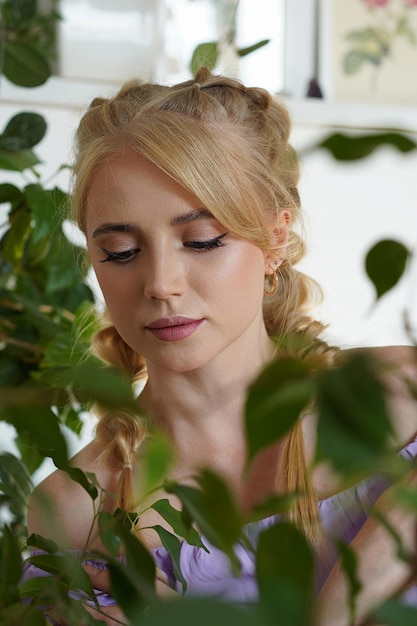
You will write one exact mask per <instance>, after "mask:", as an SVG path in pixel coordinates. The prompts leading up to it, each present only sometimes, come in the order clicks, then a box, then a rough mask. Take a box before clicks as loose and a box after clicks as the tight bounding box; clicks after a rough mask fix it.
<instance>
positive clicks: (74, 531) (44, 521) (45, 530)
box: [28, 441, 118, 549]
mask: <svg viewBox="0 0 417 626" xmlns="http://www.w3.org/2000/svg"><path fill="white" fill-rule="evenodd" d="M100 453H101V446H100V444H98V443H97V442H96V441H92V442H91V443H90V444H88V445H87V446H86V447H85V448H83V449H82V450H81V451H80V452H79V453H78V454H76V455H75V456H74V457H73V459H71V465H72V466H73V467H78V468H80V469H81V470H83V471H84V472H89V473H94V474H95V476H96V479H97V482H98V484H99V485H100V487H101V489H102V490H103V491H102V495H103V507H102V508H107V507H108V508H111V499H112V498H111V494H112V493H114V491H115V489H116V484H117V478H118V475H117V473H116V472H114V471H112V470H111V469H110V468H106V467H105V466H104V465H102V464H101V463H100V462H99V457H100ZM97 508H98V502H94V501H93V500H92V498H91V496H90V495H89V494H88V493H87V491H86V490H85V489H84V488H83V487H82V486H81V485H79V484H78V483H77V482H75V481H74V480H72V479H71V478H70V476H69V475H68V474H67V473H66V472H65V471H62V470H59V469H57V470H55V471H54V472H52V474H50V475H49V476H47V477H46V478H45V479H44V480H43V481H42V482H41V483H39V485H38V486H37V487H36V488H35V489H34V491H33V493H32V495H31V497H30V500H29V506H28V531H29V534H32V533H36V534H39V535H42V536H43V537H47V538H49V539H52V540H53V541H56V542H57V543H58V544H59V545H60V546H62V547H68V548H74V549H78V548H80V549H83V548H85V545H86V542H87V539H88V537H89V535H90V533H91V529H92V527H93V526H94V516H95V511H96V510H97ZM93 539H94V533H93ZM90 547H91V545H90Z"/></svg>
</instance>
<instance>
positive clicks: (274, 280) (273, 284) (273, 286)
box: [264, 271, 278, 297]
mask: <svg viewBox="0 0 417 626" xmlns="http://www.w3.org/2000/svg"><path fill="white" fill-rule="evenodd" d="M265 280H266V281H268V285H269V288H265V287H264V296H266V297H270V296H273V295H275V294H276V292H277V289H278V274H277V273H276V271H274V272H272V274H268V275H267V276H265Z"/></svg>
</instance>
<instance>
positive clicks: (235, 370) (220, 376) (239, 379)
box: [141, 337, 275, 474]
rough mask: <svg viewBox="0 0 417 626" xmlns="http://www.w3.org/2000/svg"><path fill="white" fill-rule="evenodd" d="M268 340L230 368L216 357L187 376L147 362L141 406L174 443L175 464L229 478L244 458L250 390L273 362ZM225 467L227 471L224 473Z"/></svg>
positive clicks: (241, 468)
mask: <svg viewBox="0 0 417 626" xmlns="http://www.w3.org/2000/svg"><path fill="white" fill-rule="evenodd" d="M274 349H275V346H274V344H273V343H272V342H271V340H270V339H269V338H268V337H267V341H265V342H264V344H263V345H262V346H258V349H257V353H255V354H254V351H252V353H250V352H249V351H248V352H247V353H243V354H241V358H239V360H236V359H235V360H234V362H233V364H232V363H230V359H229V362H227V359H221V358H218V359H216V360H215V361H213V362H210V363H208V364H206V365H204V367H201V368H199V369H197V370H193V371H190V372H181V373H178V372H169V371H165V370H160V369H158V368H156V367H154V366H153V364H148V373H149V378H148V382H147V384H146V386H145V388H144V391H143V393H142V397H141V399H142V405H143V406H144V408H145V409H146V410H147V411H148V412H149V414H150V415H151V416H152V418H153V420H154V421H155V423H156V424H158V425H159V426H160V427H161V428H163V429H164V430H165V431H166V432H167V433H168V435H169V437H170V439H171V441H172V442H173V446H174V450H175V452H176V455H177V459H178V465H179V466H181V467H184V468H185V467H187V469H195V468H196V467H198V466H202V465H210V466H212V467H213V469H218V470H220V471H222V468H223V471H222V473H225V474H227V473H228V471H232V470H231V468H235V469H236V470H237V469H238V468H237V465H240V466H241V467H240V468H239V469H238V471H239V473H240V471H243V465H244V462H245V457H246V442H245V434H244V420H243V417H244V409H245V402H246V397H247V390H248V386H249V385H250V384H251V383H252V382H253V380H254V379H255V378H256V376H257V375H258V374H259V372H260V371H261V369H262V368H263V367H264V366H265V364H266V363H267V362H268V361H269V360H270V359H271V358H272V356H273V354H274ZM227 467H229V470H228V469H227Z"/></svg>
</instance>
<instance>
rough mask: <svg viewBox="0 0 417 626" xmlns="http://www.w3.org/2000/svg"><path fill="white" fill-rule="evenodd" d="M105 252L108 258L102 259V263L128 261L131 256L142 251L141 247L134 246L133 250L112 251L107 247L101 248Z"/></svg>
mask: <svg viewBox="0 0 417 626" xmlns="http://www.w3.org/2000/svg"><path fill="white" fill-rule="evenodd" d="M100 249H101V251H102V252H104V254H106V255H107V256H106V258H105V259H102V260H101V261H100V263H107V262H111V261H117V262H118V263H127V262H128V261H129V260H130V259H131V258H133V257H134V255H135V254H137V253H138V252H140V248H134V249H133V250H122V251H121V252H110V251H109V250H106V249H105V248H100Z"/></svg>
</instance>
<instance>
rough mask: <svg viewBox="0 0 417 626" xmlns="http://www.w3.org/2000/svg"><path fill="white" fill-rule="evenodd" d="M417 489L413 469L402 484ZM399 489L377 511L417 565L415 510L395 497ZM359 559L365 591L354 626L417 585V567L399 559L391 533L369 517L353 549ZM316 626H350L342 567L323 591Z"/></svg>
mask: <svg viewBox="0 0 417 626" xmlns="http://www.w3.org/2000/svg"><path fill="white" fill-rule="evenodd" d="M401 482H404V483H406V484H408V485H412V486H414V487H417V471H416V470H413V471H412V472H411V473H410V474H409V475H407V477H406V478H405V479H403V481H401ZM395 488H396V486H395V485H394V486H392V487H390V488H389V489H388V490H387V491H386V492H385V493H384V494H383V495H382V496H380V498H379V499H378V501H377V502H376V505H375V508H377V509H378V511H379V512H380V513H382V514H383V515H384V517H385V518H386V519H387V521H388V522H389V524H390V525H391V526H392V527H393V528H394V529H395V531H396V532H397V533H398V535H399V536H400V537H401V540H402V543H403V546H404V548H405V550H406V551H407V552H408V553H410V554H412V555H414V558H415V560H416V563H417V549H416V539H417V538H416V531H417V518H416V514H415V511H406V510H405V509H404V508H401V507H400V506H399V504H398V502H397V501H396V498H395ZM350 547H351V548H352V549H353V550H354V551H355V553H356V556H357V559H358V561H357V562H358V570H357V576H358V579H359V581H360V583H361V584H362V589H361V591H360V592H359V594H358V596H357V598H356V614H355V615H356V620H355V624H360V623H361V621H362V620H363V619H364V618H365V617H366V616H367V615H369V613H370V611H371V610H372V609H373V608H374V607H377V606H379V605H380V604H382V602H384V601H385V600H387V599H388V598H390V597H391V596H392V595H393V594H395V593H397V592H400V591H404V590H405V589H406V587H407V585H409V584H416V583H417V580H416V579H415V578H414V580H413V581H411V580H410V576H411V575H412V574H413V575H414V576H415V568H414V572H413V568H412V567H410V565H408V564H406V563H405V562H404V561H402V560H400V559H399V558H398V555H397V545H396V542H395V541H394V539H393V538H392V536H391V535H390V534H389V532H388V530H387V529H386V528H385V527H384V526H382V525H381V524H380V523H378V522H377V521H376V520H375V519H374V518H373V517H370V518H369V519H368V520H367V522H366V523H365V524H364V526H363V527H362V529H361V530H360V532H359V533H358V535H357V536H356V537H355V539H354V540H353V541H352V543H351V546H350ZM316 624H317V626H335V624H337V626H350V624H351V622H350V619H349V583H348V582H347V578H346V575H345V573H344V571H343V569H342V567H341V565H340V561H339V562H338V563H336V565H335V566H334V568H333V569H332V571H331V573H330V575H329V577H328V579H327V581H326V583H325V584H324V585H323V588H322V589H321V591H320V594H319V596H318V599H317V607H316Z"/></svg>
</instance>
